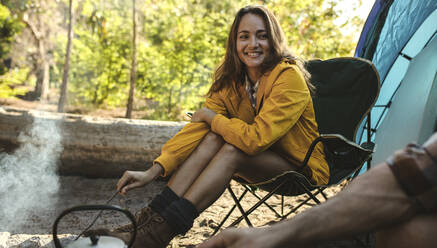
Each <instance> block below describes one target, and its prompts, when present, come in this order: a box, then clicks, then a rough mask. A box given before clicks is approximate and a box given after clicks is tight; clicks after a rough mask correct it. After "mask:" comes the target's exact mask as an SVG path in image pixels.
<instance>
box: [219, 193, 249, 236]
mask: <svg viewBox="0 0 437 248" xmlns="http://www.w3.org/2000/svg"><path fill="white" fill-rule="evenodd" d="M229 187H230V186H229ZM247 192H249V189H247V188H246V190H245V191H244V192H243V193H242V194H241V195H240V197H239V198H238V202H240V201H241V200H242V199H243V197H244V196H245V195H246V193H247ZM236 207H237V204H234V206H232V208H231V209H230V210H229V212H228V213H227V214H226V216H225V217H224V218H223V220H222V221H221V222H220V224H219V225H218V226H217V227H216V228H215V229H214V232H213V233H212V235H211V236H214V235H216V234H217V232H218V231H220V229H221V228H222V226H223V225H224V224H225V222H226V221H227V220H228V218H229V216H231V214H232V212H233V211H234V209H235V208H236Z"/></svg>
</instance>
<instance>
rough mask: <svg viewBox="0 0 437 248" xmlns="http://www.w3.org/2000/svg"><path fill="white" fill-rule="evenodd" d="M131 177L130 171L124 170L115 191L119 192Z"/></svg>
mask: <svg viewBox="0 0 437 248" xmlns="http://www.w3.org/2000/svg"><path fill="white" fill-rule="evenodd" d="M131 179H132V176H131V174H130V171H125V172H124V173H123V176H122V177H121V178H120V180H118V182H117V191H119V192H121V189H122V188H123V187H124V186H125V185H126V184H128V183H129V181H130V180H131Z"/></svg>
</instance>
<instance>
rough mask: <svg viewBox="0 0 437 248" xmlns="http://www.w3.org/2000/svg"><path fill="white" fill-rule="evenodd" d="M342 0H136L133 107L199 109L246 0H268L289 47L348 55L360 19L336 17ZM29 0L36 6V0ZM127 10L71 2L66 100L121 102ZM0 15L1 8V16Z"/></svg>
mask: <svg viewBox="0 0 437 248" xmlns="http://www.w3.org/2000/svg"><path fill="white" fill-rule="evenodd" d="M0 1H1V0H0ZM346 1H347V0H337V1H334V0H293V1H290V0H264V1H255V2H253V1H247V0H238V1H236V0H223V1H217V0H161V1H153V0H143V1H137V16H138V21H137V23H138V26H139V27H138V36H137V63H138V65H137V80H136V90H135V102H134V106H135V109H137V110H145V112H146V113H147V114H146V115H145V116H144V117H143V118H148V119H160V120H177V119H180V118H181V116H182V115H181V113H183V112H185V111H186V110H195V109H198V108H199V107H200V106H201V105H202V103H203V100H204V95H205V93H206V92H207V91H208V89H209V87H210V85H211V81H212V73H213V72H214V69H215V68H216V66H217V65H218V63H219V62H220V60H221V59H222V58H223V55H224V52H225V45H226V40H227V35H228V32H229V29H230V26H231V24H232V21H233V19H234V15H235V14H236V12H237V11H238V9H240V8H241V7H243V6H245V5H247V4H250V3H252V4H265V5H267V7H268V8H269V9H271V10H272V11H273V12H274V13H275V15H276V16H277V17H278V18H279V21H280V23H281V26H282V28H283V29H284V32H285V34H286V37H287V40H288V41H289V46H290V48H291V50H292V51H294V52H295V53H296V54H297V55H299V56H302V57H303V58H304V59H311V58H321V59H326V58H331V57H338V56H351V55H352V51H353V48H354V46H355V42H356V41H354V40H353V36H352V34H351V35H344V34H343V33H344V30H346V28H348V30H355V29H357V28H358V27H360V25H361V24H362V20H357V19H356V18H354V19H352V20H348V21H346V22H345V23H341V24H338V23H336V20H338V17H339V16H340V15H341V13H340V12H339V11H338V10H337V9H336V5H338V4H342V3H344V2H346ZM13 2H14V1H13ZM18 2H21V3H23V4H24V3H25V2H26V1H25V0H19V1H16V3H18ZM31 2H32V3H34V4H37V3H38V0H33V1H31ZM56 3H57V7H56V8H52V9H50V10H45V11H47V13H48V12H52V13H55V12H63V11H64V12H65V13H67V6H68V4H67V2H66V0H57V1H56ZM23 6H27V5H23ZM50 6H52V5H50ZM131 8H132V1H128V0H105V1H93V0H82V1H80V4H77V2H76V4H75V16H76V18H75V19H76V21H75V25H74V33H75V36H74V40H73V48H72V54H71V61H70V76H69V78H70V79H69V87H70V88H69V94H70V96H69V98H68V99H69V101H70V102H69V104H71V105H79V104H80V105H87V106H90V107H107V108H111V107H123V106H125V104H126V102H127V97H128V90H129V87H128V86H129V76H130V61H131V51H132V47H131V46H132V43H131V39H132V11H131ZM24 9H25V8H24ZM23 11H25V10H23ZM1 13H2V12H1V9H0V21H1V20H2V19H1V18H2V14H1ZM63 15H64V18H66V14H63ZM65 23H66V22H65ZM66 29H67V25H66V24H65V27H64V31H63V32H57V36H55V40H54V41H53V42H54V43H55V44H56V45H55V46H54V47H53V48H52V50H51V52H50V53H51V54H52V56H53V66H52V68H53V69H52V70H51V80H52V81H53V82H60V81H62V73H63V70H61V69H59V68H62V67H63V63H64V57H65V46H66V43H67V34H66ZM2 44H6V43H5V42H3V41H1V42H0V46H1V45H2ZM56 68H58V69H56Z"/></svg>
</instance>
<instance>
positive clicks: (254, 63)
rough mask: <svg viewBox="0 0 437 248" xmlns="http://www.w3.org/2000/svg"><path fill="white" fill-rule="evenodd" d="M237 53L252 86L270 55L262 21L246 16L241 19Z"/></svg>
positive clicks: (257, 17)
mask: <svg viewBox="0 0 437 248" xmlns="http://www.w3.org/2000/svg"><path fill="white" fill-rule="evenodd" d="M237 53H238V57H239V58H240V60H241V61H242V62H243V63H244V64H245V65H246V70H247V74H248V79H249V82H250V83H251V84H252V85H254V82H257V81H258V79H259V78H260V77H261V66H262V63H263V61H264V59H265V58H266V57H268V56H269V55H270V44H269V39H268V35H267V30H266V27H265V24H264V21H263V19H262V18H261V17H260V16H258V15H254V14H247V15H245V16H244V17H243V18H242V19H241V23H240V26H239V27H238V33H237Z"/></svg>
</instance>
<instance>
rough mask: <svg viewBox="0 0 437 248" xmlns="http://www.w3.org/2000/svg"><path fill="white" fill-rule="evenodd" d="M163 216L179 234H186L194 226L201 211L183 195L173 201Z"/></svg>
mask: <svg viewBox="0 0 437 248" xmlns="http://www.w3.org/2000/svg"><path fill="white" fill-rule="evenodd" d="M161 216H162V217H163V218H164V219H165V220H166V221H167V223H168V224H169V225H170V227H171V228H172V229H173V230H174V231H175V232H176V233H177V234H185V233H186V232H188V230H190V229H191V227H193V223H194V219H196V218H197V217H198V216H199V212H198V211H197V209H196V207H195V206H194V205H193V203H191V202H190V201H188V200H187V199H185V198H182V197H181V198H180V199H179V200H177V201H174V202H172V203H171V204H170V205H169V206H168V207H167V208H166V209H165V210H164V212H162V213H161Z"/></svg>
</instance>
